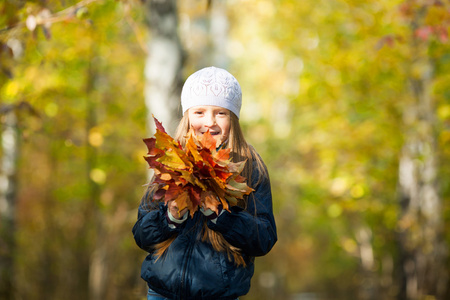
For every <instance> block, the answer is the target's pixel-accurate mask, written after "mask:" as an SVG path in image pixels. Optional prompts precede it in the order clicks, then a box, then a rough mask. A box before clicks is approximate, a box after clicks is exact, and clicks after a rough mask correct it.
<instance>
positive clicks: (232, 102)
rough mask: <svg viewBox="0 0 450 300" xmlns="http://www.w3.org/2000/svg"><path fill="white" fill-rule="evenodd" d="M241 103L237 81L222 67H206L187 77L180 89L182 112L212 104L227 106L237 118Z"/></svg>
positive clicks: (240, 92) (240, 93)
mask: <svg viewBox="0 0 450 300" xmlns="http://www.w3.org/2000/svg"><path fill="white" fill-rule="evenodd" d="M241 104H242V91H241V86H240V85H239V82H238V81H237V80H236V78H234V76H233V75H231V74H230V73H228V72H227V71H225V70H224V69H220V68H216V67H208V68H204V69H201V70H199V71H197V72H195V73H194V74H192V75H191V76H189V77H188V79H187V80H186V82H185V83H184V86H183V89H182V91H181V106H182V108H183V114H184V113H185V112H186V111H187V110H188V109H189V108H191V107H194V106H198V105H214V106H220V107H223V108H227V109H229V110H230V111H232V112H233V113H234V114H235V115H236V116H237V117H238V118H239V112H240V110H241Z"/></svg>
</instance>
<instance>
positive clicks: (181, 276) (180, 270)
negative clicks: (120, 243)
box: [133, 169, 277, 300]
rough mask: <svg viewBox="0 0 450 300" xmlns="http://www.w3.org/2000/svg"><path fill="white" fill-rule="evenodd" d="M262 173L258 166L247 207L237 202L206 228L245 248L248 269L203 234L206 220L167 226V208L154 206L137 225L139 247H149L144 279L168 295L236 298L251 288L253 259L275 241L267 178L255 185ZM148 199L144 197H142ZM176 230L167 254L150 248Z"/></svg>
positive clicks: (196, 216) (199, 215)
mask: <svg viewBox="0 0 450 300" xmlns="http://www.w3.org/2000/svg"><path fill="white" fill-rule="evenodd" d="M258 176H259V174H258V173H257V172H256V170H255V169H254V171H253V176H252V181H253V182H252V183H253V184H252V187H253V188H254V189H255V191H254V192H252V194H250V195H249V197H248V205H247V208H246V210H243V209H242V208H239V207H237V206H235V207H231V208H230V210H231V212H228V211H226V210H225V211H223V213H222V214H220V216H219V217H218V218H217V220H216V223H215V224H214V223H213V222H212V221H211V220H208V223H207V226H208V227H209V228H210V229H212V230H215V231H217V232H220V233H221V234H222V235H223V237H224V238H225V239H226V240H227V241H228V242H229V243H230V244H231V245H233V246H235V247H238V248H240V249H241V250H242V254H243V257H244V259H245V261H246V263H247V266H246V267H243V266H236V265H235V264H234V262H232V261H230V260H229V259H228V256H227V254H226V253H225V252H217V251H215V250H214V249H213V248H212V246H211V245H210V244H209V243H208V242H202V241H201V238H200V234H201V228H202V224H203V222H204V218H206V217H205V216H204V215H203V214H202V213H201V212H199V211H198V212H196V213H195V214H194V216H193V218H190V217H189V218H188V219H187V220H186V221H185V222H184V223H182V224H181V225H179V226H178V227H177V228H175V229H172V228H170V227H169V226H168V221H167V218H166V210H167V207H166V206H164V205H163V204H160V205H159V208H157V209H155V210H148V209H146V208H145V204H143V203H144V201H142V203H141V206H140V207H139V212H138V220H137V222H136V224H135V225H134V227H133V234H134V238H135V240H136V243H137V245H138V246H139V247H140V248H142V249H144V250H146V251H148V252H149V255H148V256H147V257H146V259H145V260H144V262H143V264H142V269H141V277H142V278H143V279H144V280H145V281H146V282H147V284H148V286H149V287H150V288H151V289H152V290H154V291H155V292H157V293H158V294H161V295H163V296H165V297H167V298H169V299H183V300H189V299H211V300H218V299H236V298H237V297H239V296H242V295H245V294H246V293H247V292H248V291H249V289H250V280H251V278H252V276H253V271H254V264H253V261H254V257H255V256H262V255H265V254H267V253H268V252H269V251H270V249H272V247H273V245H274V244H275V242H276V241H277V233H276V226H275V220H274V217H273V212H272V194H271V189H270V182H269V178H268V177H263V178H262V180H261V182H260V183H259V184H258V185H257V186H256V187H255V186H254V184H255V183H256V181H257V179H258ZM144 197H145V196H144ZM174 233H178V236H177V237H176V239H175V240H174V241H173V242H172V244H171V245H170V247H169V248H168V250H167V251H166V253H165V254H164V255H163V256H162V257H160V258H159V259H158V260H157V258H156V257H155V256H154V255H153V254H152V246H154V245H155V244H157V243H160V242H162V241H165V240H167V239H168V238H169V237H171V236H172V235H173V234H174Z"/></svg>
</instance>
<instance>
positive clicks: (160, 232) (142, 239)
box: [132, 192, 179, 252]
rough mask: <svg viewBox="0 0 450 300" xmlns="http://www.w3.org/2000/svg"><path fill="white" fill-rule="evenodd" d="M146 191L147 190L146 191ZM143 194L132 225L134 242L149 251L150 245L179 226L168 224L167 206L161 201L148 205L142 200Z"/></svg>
mask: <svg viewBox="0 0 450 300" xmlns="http://www.w3.org/2000/svg"><path fill="white" fill-rule="evenodd" d="M147 193H148V192H147ZM147 193H146V195H144V197H143V201H141V205H140V206H139V209H138V220H137V222H136V224H134V227H133V230H132V231H133V235H134V240H135V241H136V244H137V245H138V246H139V247H140V248H141V249H143V250H146V251H149V252H150V251H151V250H152V247H153V246H154V245H156V244H158V243H161V242H163V241H165V240H167V239H168V238H169V237H171V236H172V235H173V234H175V233H176V232H178V230H179V228H173V227H170V226H169V223H168V220H167V217H166V216H167V214H166V211H167V207H166V206H165V205H164V204H163V203H159V204H155V205H154V206H149V205H147V204H145V203H146V201H144V199H145V198H146V197H147V196H148V195H147Z"/></svg>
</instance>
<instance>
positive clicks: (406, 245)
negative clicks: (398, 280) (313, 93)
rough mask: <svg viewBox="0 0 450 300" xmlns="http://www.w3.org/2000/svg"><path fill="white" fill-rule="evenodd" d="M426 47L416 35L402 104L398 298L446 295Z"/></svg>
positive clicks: (412, 299)
mask: <svg viewBox="0 0 450 300" xmlns="http://www.w3.org/2000/svg"><path fill="white" fill-rule="evenodd" d="M413 27H414V24H413ZM413 32H414V28H413ZM426 47H427V46H425V45H423V43H421V42H420V41H418V40H417V38H413V43H412V48H411V50H412V53H413V60H412V64H411V65H412V66H411V69H413V70H415V71H414V72H412V71H411V72H410V74H411V75H410V86H411V92H412V96H413V103H411V105H409V106H408V107H407V108H406V109H405V110H404V115H403V120H404V125H405V131H404V132H405V137H404V138H405V142H404V146H403V150H402V153H401V157H400V162H399V192H400V199H399V201H400V208H401V214H400V220H399V229H400V232H399V242H400V254H401V275H402V287H401V291H400V295H399V299H408V300H415V299H424V298H425V297H426V296H429V295H432V296H435V297H436V298H433V299H444V293H445V290H446V289H447V284H448V274H447V273H448V272H447V270H446V269H445V259H446V246H445V242H444V235H443V219H442V199H441V198H440V196H439V184H438V183H439V182H438V176H437V174H438V170H439V161H438V154H437V153H438V149H437V134H436V119H437V118H436V111H435V104H434V101H433V97H432V94H431V87H432V80H433V76H434V74H433V72H434V66H433V63H432V62H431V61H430V59H429V57H428V55H427V51H426Z"/></svg>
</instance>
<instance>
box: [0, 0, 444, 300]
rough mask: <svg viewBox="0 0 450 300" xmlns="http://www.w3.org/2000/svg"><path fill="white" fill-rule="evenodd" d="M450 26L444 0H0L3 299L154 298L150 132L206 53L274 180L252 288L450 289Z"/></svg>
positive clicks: (347, 293)
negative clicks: (146, 278) (222, 71)
mask: <svg viewBox="0 0 450 300" xmlns="http://www.w3.org/2000/svg"><path fill="white" fill-rule="evenodd" d="M449 29H450V4H449V2H448V1H437V0H367V1H360V0H313V1H312V0H302V1H298V0H272V1H271V0H240V1H239V0H228V1H222V0H211V1H209V0H180V1H175V0H82V1H80V0H64V1H54V0H1V1H0V121H1V122H0V130H1V132H0V135H1V137H2V138H1V150H0V158H1V162H0V167H1V169H0V222H1V227H0V299H5V300H7V299H27V300H33V299H67V300H70V299H92V300H97V299H111V300H112V299H145V294H146V287H145V283H144V282H143V281H142V280H141V279H140V274H139V272H140V265H141V262H142V260H143V258H144V257H145V253H144V252H143V251H142V250H140V249H139V248H138V247H137V246H136V245H135V243H134V240H133V236H132V234H131V228H132V226H133V225H134V222H135V220H136V216H137V207H138V205H139V201H140V198H141V195H142V193H143V190H144V185H145V184H146V183H147V180H148V166H147V165H146V162H145V161H144V159H143V156H144V155H145V154H146V147H145V145H144V143H143V142H142V138H145V137H150V136H151V135H153V133H154V132H153V131H152V126H151V118H150V116H151V114H154V115H155V117H157V118H158V119H160V120H162V121H163V124H164V125H165V126H167V127H168V128H171V126H172V125H173V124H174V123H176V120H177V119H178V118H179V117H180V116H179V114H178V113H179V105H178V103H179V91H180V87H181V85H182V83H183V82H184V80H185V79H186V78H187V76H188V75H190V74H191V73H192V72H194V71H195V70H197V69H199V68H202V67H205V66H209V65H216V66H218V67H223V68H226V69H228V70H229V71H230V72H231V73H232V74H234V75H235V77H236V78H237V79H238V81H239V82H240V84H241V86H242V89H243V108H242V112H241V122H242V126H243V129H244V132H245V135H246V137H247V138H248V141H249V142H250V143H251V144H252V145H254V146H255V148H256V149H257V150H258V152H259V153H260V154H261V156H262V157H263V159H264V160H265V162H266V164H267V166H268V169H269V172H270V176H271V181H272V190H273V201H274V213H275V217H276V221H277V226H278V235H279V241H278V243H277V244H276V245H275V247H274V248H273V250H272V251H271V252H270V253H269V254H268V255H267V256H265V257H261V258H257V260H256V272H255V276H254V278H253V280H252V288H251V290H250V293H249V294H248V295H246V296H244V297H241V299H244V300H253V299H255V300H256V299H292V300H322V299H342V300H346V299H362V300H372V299H373V300H375V299H377V300H378V299H414V300H425V299H426V300H433V299H439V300H441V299H442V300H443V299H450V289H449V286H450V281H449V275H450V274H449V270H450V264H449V259H448V257H449V249H448V246H449V242H450V232H449V228H450V227H449V223H450V167H449V166H450V52H449V50H450V45H449V36H448V31H449ZM177 114H178V115H177Z"/></svg>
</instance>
